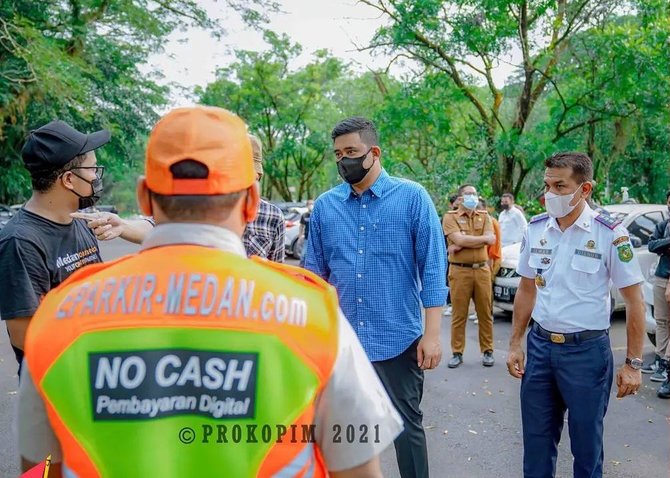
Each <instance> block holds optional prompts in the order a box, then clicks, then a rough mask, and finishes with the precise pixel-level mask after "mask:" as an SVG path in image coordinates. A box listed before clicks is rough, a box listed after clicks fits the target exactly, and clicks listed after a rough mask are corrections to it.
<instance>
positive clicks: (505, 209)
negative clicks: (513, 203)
mask: <svg viewBox="0 0 670 478" xmlns="http://www.w3.org/2000/svg"><path fill="white" fill-rule="evenodd" d="M500 208H501V209H502V210H503V211H507V210H508V209H509V204H501V205H500Z"/></svg>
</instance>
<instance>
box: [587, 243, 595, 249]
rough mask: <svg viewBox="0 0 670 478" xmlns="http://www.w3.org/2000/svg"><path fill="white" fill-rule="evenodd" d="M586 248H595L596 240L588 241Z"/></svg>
mask: <svg viewBox="0 0 670 478" xmlns="http://www.w3.org/2000/svg"><path fill="white" fill-rule="evenodd" d="M586 248H587V249H595V248H596V241H588V242H587V243H586Z"/></svg>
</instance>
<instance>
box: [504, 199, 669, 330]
mask: <svg viewBox="0 0 670 478" xmlns="http://www.w3.org/2000/svg"><path fill="white" fill-rule="evenodd" d="M603 209H605V210H606V211H607V212H609V213H610V214H612V215H613V216H615V217H618V218H620V219H622V220H623V222H622V224H623V225H624V227H626V229H628V233H629V235H630V238H631V242H632V243H633V247H634V250H635V255H636V256H637V257H638V261H639V263H640V268H641V270H642V274H643V275H644V277H645V279H649V278H650V274H651V276H653V268H654V264H655V263H656V262H657V261H658V257H657V256H656V254H652V253H651V252H649V250H648V249H647V243H648V242H649V237H650V236H651V235H652V233H653V232H654V228H655V227H656V224H658V223H659V222H661V221H663V220H664V219H667V218H668V207H667V205H664V204H613V205H609V206H603ZM520 249H521V244H520V243H518V244H511V245H509V246H507V247H504V248H503V258H502V262H501V267H500V270H499V271H498V275H497V276H496V278H495V280H494V287H493V303H494V305H495V306H496V307H498V308H500V309H502V310H504V311H506V312H511V311H512V307H513V304H514V296H515V295H516V291H517V289H518V288H519V282H520V281H521V278H520V277H519V275H518V274H517V273H516V267H517V264H518V263H519V254H520ZM650 271H651V272H650ZM651 303H652V304H653V300H652V301H651ZM624 308H625V304H624V301H623V297H621V294H620V293H619V290H618V289H614V288H613V290H612V308H611V310H612V312H614V311H618V310H623V309H624ZM648 315H650V314H648ZM651 321H652V322H653V316H652V317H651ZM654 326H655V325H654ZM654 330H655V329H654ZM654 334H655V331H654Z"/></svg>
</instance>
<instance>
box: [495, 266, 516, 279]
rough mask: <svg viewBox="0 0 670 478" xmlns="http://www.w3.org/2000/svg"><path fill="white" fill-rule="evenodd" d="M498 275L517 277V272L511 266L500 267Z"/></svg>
mask: <svg viewBox="0 0 670 478" xmlns="http://www.w3.org/2000/svg"><path fill="white" fill-rule="evenodd" d="M498 277H507V278H512V277H519V274H517V273H516V269H513V268H511V267H501V268H500V270H499V271H498Z"/></svg>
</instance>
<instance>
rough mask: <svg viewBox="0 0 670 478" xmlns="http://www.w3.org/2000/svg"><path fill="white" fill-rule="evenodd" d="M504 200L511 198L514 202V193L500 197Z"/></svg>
mask: <svg viewBox="0 0 670 478" xmlns="http://www.w3.org/2000/svg"><path fill="white" fill-rule="evenodd" d="M502 198H509V199H511V200H512V201H514V194H512V193H504V194H503V195H502V196H501V197H500V199H502Z"/></svg>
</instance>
